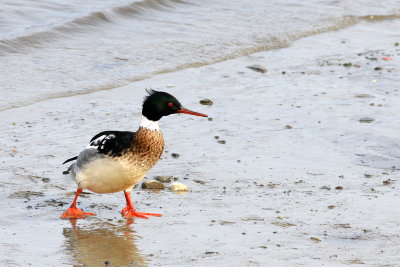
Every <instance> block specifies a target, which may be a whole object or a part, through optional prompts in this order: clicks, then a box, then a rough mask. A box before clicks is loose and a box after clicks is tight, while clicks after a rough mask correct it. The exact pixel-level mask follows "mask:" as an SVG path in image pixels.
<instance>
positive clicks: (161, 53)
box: [0, 0, 400, 110]
mask: <svg viewBox="0 0 400 267" xmlns="http://www.w3.org/2000/svg"><path fill="white" fill-rule="evenodd" d="M1 2H2V3H1V5H2V12H1V14H0V21H1V23H0V56H1V63H0V70H1V73H2V85H1V90H0V92H1V98H2V99H3V101H2V102H1V103H0V110H5V109H8V108H11V107H15V106H23V105H27V104H31V103H35V102H37V101H41V100H45V99H50V98H55V97H61V96H67V95H74V94H82V93H87V92H93V91H98V90H107V89H110V88H115V87H118V86H121V85H125V84H128V83H129V82H132V81H136V80H142V79H144V78H148V77H151V76H153V75H155V74H158V73H165V72H171V71H175V70H178V69H184V68H187V67H193V66H202V65H206V64H211V63H214V62H218V61H222V60H226V59H230V58H235V57H239V56H243V55H246V54H250V53H253V52H257V51H264V50H269V49H276V48H282V47H286V46H289V45H290V44H291V43H292V42H293V41H294V40H297V39H299V38H303V37H305V36H311V35H314V34H319V33H321V32H328V31H333V30H338V29H342V28H345V27H348V26H351V25H354V24H356V23H358V22H360V21H362V20H365V19H367V20H375V19H378V20H380V19H383V18H389V17H398V16H399V15H400V11H399V10H400V9H399V8H398V7H399V6H400V2H399V1H398V0H397V1H395V0H391V1H383V2H382V1H372V0H364V1H340V2H337V1H314V2H313V3H309V2H304V3H300V2H299V1H279V3H276V2H275V1H263V0H257V1H252V2H251V4H249V3H248V1H245V0H240V1H222V0H221V1H195V0H189V1H178V0H144V1H128V0H119V1H94V0H91V1H85V3H81V1H61V0H58V1H48V2H43V1H40V2H37V1H24V2H15V1H6V0H2V1H1ZM371 16H372V17H371ZM359 38H363V37H362V36H360V37H359ZM149 86H151V84H149Z"/></svg>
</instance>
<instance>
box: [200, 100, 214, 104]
mask: <svg viewBox="0 0 400 267" xmlns="http://www.w3.org/2000/svg"><path fill="white" fill-rule="evenodd" d="M200 104H202V105H206V106H212V104H214V102H212V101H211V100H210V99H208V98H204V99H202V100H200Z"/></svg>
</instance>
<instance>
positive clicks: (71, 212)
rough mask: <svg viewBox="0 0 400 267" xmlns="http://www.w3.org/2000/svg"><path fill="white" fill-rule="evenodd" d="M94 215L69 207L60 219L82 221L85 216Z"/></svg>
mask: <svg viewBox="0 0 400 267" xmlns="http://www.w3.org/2000/svg"><path fill="white" fill-rule="evenodd" d="M91 215H96V214H94V213H90V212H83V211H82V210H80V209H78V208H77V207H69V208H68V209H67V210H66V211H65V212H64V213H63V215H61V218H62V219H83V218H86V217H87V216H91Z"/></svg>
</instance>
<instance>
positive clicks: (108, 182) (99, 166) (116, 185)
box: [76, 158, 146, 193]
mask: <svg viewBox="0 0 400 267" xmlns="http://www.w3.org/2000/svg"><path fill="white" fill-rule="evenodd" d="M145 174H146V172H144V171H140V170H137V171H135V170H133V169H132V166H131V165H130V164H129V163H128V162H127V161H116V160H113V159H110V158H101V159H97V160H95V161H93V162H91V163H88V164H87V165H85V168H84V169H79V170H78V173H77V175H76V182H77V184H78V185H79V187H81V188H82V189H88V190H90V191H93V192H95V193H114V192H119V191H123V190H130V189H132V187H133V186H134V185H135V184H136V183H137V182H139V181H140V180H141V179H142V178H143V177H144V175H145Z"/></svg>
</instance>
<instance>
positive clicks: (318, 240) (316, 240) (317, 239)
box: [310, 236, 321, 243]
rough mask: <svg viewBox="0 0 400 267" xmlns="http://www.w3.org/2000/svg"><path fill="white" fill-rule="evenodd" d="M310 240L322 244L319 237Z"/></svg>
mask: <svg viewBox="0 0 400 267" xmlns="http://www.w3.org/2000/svg"><path fill="white" fill-rule="evenodd" d="M310 239H311V240H312V241H314V242H317V243H319V242H321V239H319V238H318V237H315V236H312V237H310Z"/></svg>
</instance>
